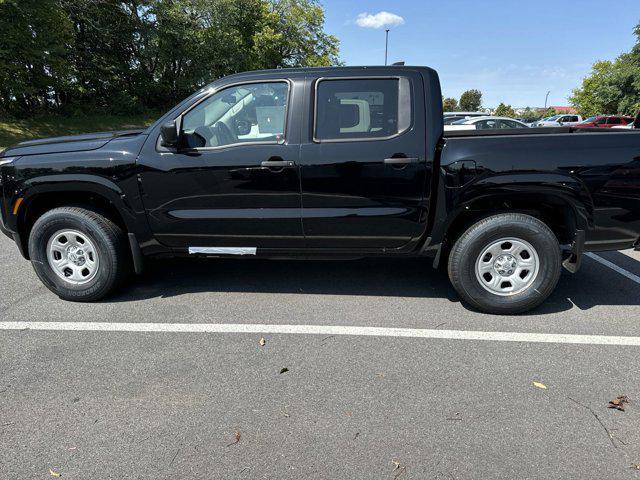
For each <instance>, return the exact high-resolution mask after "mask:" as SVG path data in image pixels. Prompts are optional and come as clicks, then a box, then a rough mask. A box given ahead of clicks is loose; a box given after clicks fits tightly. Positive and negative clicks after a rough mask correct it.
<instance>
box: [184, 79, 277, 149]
mask: <svg viewBox="0 0 640 480" xmlns="http://www.w3.org/2000/svg"><path fill="white" fill-rule="evenodd" d="M288 95H289V84H288V83H286V82H269V83H248V84H245V85H238V86H235V87H229V88H226V89H224V90H221V91H220V92H218V93H215V94H214V95H212V96H211V97H209V98H207V99H206V100H204V101H203V102H202V103H200V104H199V105H197V106H196V107H195V108H194V109H192V110H190V111H189V112H187V113H186V114H185V115H184V117H183V119H182V134H183V138H184V140H183V142H184V144H185V146H187V147H189V148H210V147H223V146H226V145H234V144H243V143H256V142H260V143H282V142H284V130H285V121H286V115H287V99H288Z"/></svg>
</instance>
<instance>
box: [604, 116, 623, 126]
mask: <svg viewBox="0 0 640 480" xmlns="http://www.w3.org/2000/svg"><path fill="white" fill-rule="evenodd" d="M621 123H622V120H620V117H611V118H609V121H608V122H607V124H609V125H620V124H621Z"/></svg>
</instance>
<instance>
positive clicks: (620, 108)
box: [570, 25, 640, 116]
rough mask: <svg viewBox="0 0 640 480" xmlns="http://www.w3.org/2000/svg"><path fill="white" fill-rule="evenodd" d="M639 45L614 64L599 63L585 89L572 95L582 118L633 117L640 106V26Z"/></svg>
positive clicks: (608, 62)
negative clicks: (594, 116) (595, 116)
mask: <svg viewBox="0 0 640 480" xmlns="http://www.w3.org/2000/svg"><path fill="white" fill-rule="evenodd" d="M635 34H636V37H637V41H636V45H635V46H634V47H633V48H632V50H631V52H629V53H623V54H622V55H620V56H619V57H618V58H616V59H615V60H613V61H608V60H607V61H598V62H596V63H594V64H593V67H592V69H591V73H590V74H589V75H588V76H587V77H586V78H585V79H584V80H583V81H582V85H581V86H580V87H579V88H576V89H575V90H574V91H573V95H572V96H571V98H570V101H571V104H572V105H573V106H574V107H576V108H577V109H578V111H579V112H580V113H581V114H582V115H583V116H592V115H597V114H607V113H610V114H616V113H617V114H634V113H635V112H636V111H637V109H638V106H640V25H638V26H637V27H636V29H635Z"/></svg>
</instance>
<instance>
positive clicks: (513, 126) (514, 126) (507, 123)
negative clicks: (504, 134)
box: [501, 120, 524, 128]
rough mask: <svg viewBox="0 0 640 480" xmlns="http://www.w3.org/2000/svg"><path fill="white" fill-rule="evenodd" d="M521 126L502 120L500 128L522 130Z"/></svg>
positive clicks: (511, 121)
mask: <svg viewBox="0 0 640 480" xmlns="http://www.w3.org/2000/svg"><path fill="white" fill-rule="evenodd" d="M523 126H524V125H521V124H519V123H518V122H514V121H513V120H502V125H501V128H523Z"/></svg>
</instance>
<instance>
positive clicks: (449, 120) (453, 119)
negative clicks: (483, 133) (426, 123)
mask: <svg viewBox="0 0 640 480" xmlns="http://www.w3.org/2000/svg"><path fill="white" fill-rule="evenodd" d="M460 120H466V118H465V117H445V119H444V124H445V125H451V124H452V123H455V122H458V121H460Z"/></svg>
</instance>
